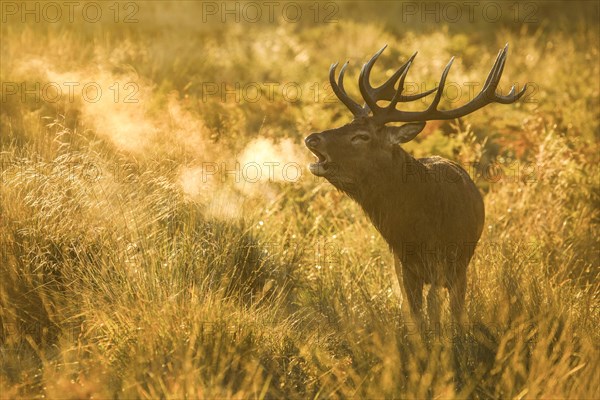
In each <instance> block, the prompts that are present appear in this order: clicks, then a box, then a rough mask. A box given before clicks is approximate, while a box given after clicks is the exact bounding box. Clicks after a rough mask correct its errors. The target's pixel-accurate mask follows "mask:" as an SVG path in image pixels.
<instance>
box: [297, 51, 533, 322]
mask: <svg viewBox="0 0 600 400" xmlns="http://www.w3.org/2000/svg"><path fill="white" fill-rule="evenodd" d="M385 47H386V46H384V47H383V48H382V49H381V50H379V51H378V52H377V53H376V54H375V55H374V56H373V58H371V60H369V62H367V63H366V64H365V65H364V66H363V67H362V69H361V71H360V76H359V79H358V87H359V89H360V93H361V95H362V97H363V99H364V101H365V104H364V105H363V106H361V105H359V104H358V103H357V102H355V101H354V100H352V99H351V98H350V97H349V96H348V95H347V94H346V91H345V90H344V84H343V80H344V71H345V70H346V67H347V66H348V62H346V63H345V64H344V66H343V67H342V69H341V70H340V73H339V76H338V80H337V82H336V81H335V70H336V67H337V63H335V64H333V65H332V66H331V68H330V70H329V81H330V83H331V87H332V88H333V91H334V92H335V94H336V95H337V97H338V98H339V99H340V100H341V101H342V103H344V104H345V105H346V107H348V108H349V109H350V111H351V112H352V114H353V115H354V119H353V120H352V122H350V123H348V124H346V125H344V126H342V127H339V128H335V129H329V130H326V131H323V132H319V133H313V134H311V135H310V136H308V137H307V138H306V139H305V143H306V146H307V147H308V148H309V149H310V151H311V152H313V153H314V154H315V156H316V157H317V162H315V163H313V164H311V165H310V171H311V172H312V173H313V174H314V175H316V176H320V177H324V178H325V179H327V180H328V181H329V182H330V183H331V184H333V185H334V186H335V187H336V188H337V189H339V190H341V191H343V192H345V193H346V194H348V195H349V196H350V197H351V198H352V199H354V200H355V201H356V202H357V203H358V204H359V205H360V206H361V207H362V209H363V210H364V212H365V213H366V214H367V216H368V217H369V219H370V220H371V222H372V223H373V224H374V225H375V227H376V228H377V230H378V231H379V232H380V233H381V235H382V236H383V238H384V239H385V240H386V242H387V243H388V244H389V246H390V248H391V250H392V252H393V254H394V257H395V267H396V274H397V275H398V279H400V276H402V281H403V285H404V289H405V292H406V296H407V298H408V303H409V306H410V309H411V312H412V314H413V316H414V317H415V318H417V319H419V318H420V315H421V308H422V301H423V300H422V297H423V295H422V292H423V285H424V284H431V285H432V287H431V289H430V293H433V299H434V301H435V296H436V295H435V292H436V291H437V289H436V288H441V287H445V288H447V289H448V292H449V295H450V307H451V311H452V315H453V316H454V318H455V319H456V320H458V321H460V318H461V316H462V308H463V304H464V299H465V292H466V283H467V281H466V271H467V265H468V264H469V261H470V260H471V257H472V256H473V252H474V250H475V245H476V244H477V241H478V240H479V237H480V236H481V231H482V229H483V222H484V206H483V200H482V198H481V195H480V193H479V190H478V189H477V187H476V186H475V183H474V182H473V181H472V180H471V178H470V177H469V175H468V174H467V172H466V171H465V170H464V169H463V168H461V167H460V165H458V164H457V163H455V162H452V161H450V160H446V159H444V158H441V157H428V158H420V159H415V158H413V157H412V156H411V155H409V154H408V153H407V152H406V151H404V150H403V149H402V148H401V147H400V146H399V144H401V143H406V142H408V141H410V140H412V139H414V138H415V136H417V134H418V133H419V132H421V131H422V130H423V128H424V127H425V122H426V121H429V120H449V119H455V118H459V117H462V116H465V115H467V114H470V113H472V112H474V111H476V110H478V109H480V108H481V107H483V106H485V105H487V104H489V103H492V102H497V103H502V104H510V103H513V102H515V101H516V100H518V99H519V98H520V97H521V96H523V94H524V93H525V90H526V87H523V89H522V90H521V91H520V92H519V93H515V87H514V86H513V87H512V89H511V91H510V93H508V95H506V96H502V95H500V94H497V93H496V88H497V87H498V82H499V81H500V77H501V76H502V70H503V69H504V64H505V62H506V54H507V51H508V44H507V45H506V47H504V49H503V50H501V51H500V52H499V54H498V57H497V58H496V61H495V63H494V66H493V67H492V69H491V71H490V73H489V75H488V77H487V79H486V81H485V83H484V85H483V89H482V90H481V92H480V93H479V94H478V95H477V96H476V97H475V98H473V100H472V101H470V102H468V103H467V104H465V105H463V106H461V107H458V108H456V109H452V110H438V104H439V102H440V99H441V97H442V92H443V90H444V85H445V82H446V77H447V75H448V71H449V70H450V67H451V65H452V61H453V60H454V58H452V59H451V60H450V62H449V63H448V65H447V66H446V68H445V69H444V71H443V73H442V76H441V79H440V83H439V86H438V87H437V88H434V89H432V90H429V91H426V92H423V93H419V94H413V95H403V94H402V92H403V89H404V81H405V78H406V74H407V73H408V70H409V68H410V66H411V64H412V63H413V60H414V58H415V56H416V54H417V53H415V54H414V55H413V56H412V57H410V59H409V60H408V61H407V62H406V63H405V64H404V65H402V66H401V67H400V68H399V69H398V70H397V71H396V72H395V73H394V74H393V75H392V76H391V77H390V78H389V79H388V80H387V81H386V82H385V83H384V84H383V85H381V86H379V87H373V86H371V84H370V83H369V75H370V73H371V69H372V67H373V64H374V63H375V61H377V58H378V57H379V55H380V54H381V53H382V52H383V50H384V49H385ZM397 82H398V87H397V88H395V87H394V86H395V85H396V83H397ZM434 92H435V97H434V98H433V101H432V102H431V105H430V106H429V107H428V108H427V109H426V110H424V111H401V110H398V109H397V108H396V106H397V104H398V103H401V102H409V101H414V100H418V99H421V98H423V97H425V96H428V95H430V94H433V93H434ZM380 101H387V102H389V104H388V105H387V106H380V105H378V102H380ZM390 122H408V123H407V124H404V125H402V126H390V125H386V124H387V123H390ZM431 303H432V301H431V298H430V297H429V296H428V304H431Z"/></svg>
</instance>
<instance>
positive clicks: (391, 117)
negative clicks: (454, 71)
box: [329, 43, 527, 124]
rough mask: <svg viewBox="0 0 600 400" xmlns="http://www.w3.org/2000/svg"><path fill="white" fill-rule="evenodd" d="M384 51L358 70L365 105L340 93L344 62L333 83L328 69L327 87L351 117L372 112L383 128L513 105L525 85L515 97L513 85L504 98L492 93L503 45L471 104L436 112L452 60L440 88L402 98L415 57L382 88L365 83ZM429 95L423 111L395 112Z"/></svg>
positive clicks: (504, 51)
mask: <svg viewBox="0 0 600 400" xmlns="http://www.w3.org/2000/svg"><path fill="white" fill-rule="evenodd" d="M386 47H387V45H386V46H384V47H383V48H382V49H381V50H379V51H378V52H377V53H375V55H374V56H373V57H372V58H371V59H370V60H369V62H367V63H366V64H365V65H363V67H362V69H361V70H360V76H359V78H358V87H359V89H360V93H361V95H362V97H363V99H364V100H365V103H366V104H365V105H364V106H361V105H359V104H358V103H356V102H355V101H354V100H352V99H351V98H350V96H348V94H347V93H346V91H345V90H344V72H345V70H346V67H347V66H348V62H346V63H345V64H344V65H343V66H342V69H341V70H340V74H339V76H338V81H337V83H336V81H335V79H334V78H335V70H336V67H337V63H335V64H333V65H332V66H331V68H330V69H329V82H330V83H331V87H332V88H333V91H334V93H335V94H336V95H337V97H338V98H339V99H340V100H341V101H342V102H343V103H344V104H345V105H346V107H348V108H349V109H350V111H351V112H352V114H354V116H355V117H364V116H368V114H369V112H372V114H373V115H372V118H373V119H374V120H375V121H376V122H377V123H380V124H385V123H387V122H417V121H429V120H435V119H438V120H440V119H454V118H459V117H462V116H465V115H467V114H470V113H472V112H473V111H476V110H478V109H480V108H481V107H483V106H485V105H487V104H490V103H494V102H496V103H502V104H510V103H514V102H515V101H517V100H518V99H520V98H521V96H523V94H525V91H526V90H527V85H524V86H523V89H522V90H521V91H520V92H519V93H515V86H514V85H513V87H512V88H511V90H510V92H509V93H508V95H506V96H502V95H500V94H498V93H496V89H497V87H498V83H499V82H500V77H501V76H502V71H503V70H504V64H505V63H506V54H507V53H508V43H507V44H506V46H505V47H504V49H502V50H500V51H499V52H498V57H496V61H495V62H494V66H493V67H492V69H491V71H490V73H489V74H488V77H487V79H486V80H485V83H484V85H483V89H482V90H481V92H479V94H478V95H477V96H475V98H474V99H473V100H471V101H470V102H468V103H467V104H465V105H463V106H461V107H458V108H455V109H453V110H438V109H437V106H438V104H439V102H440V100H441V98H442V93H443V91H444V85H445V84H446V77H447V76H448V72H449V71H450V67H451V66H452V62H453V61H454V57H452V58H451V59H450V62H449V63H448V65H446V68H444V72H443V73H442V77H441V79H440V85H439V86H438V87H436V88H434V89H431V90H428V91H426V92H423V93H419V94H415V95H408V96H405V95H402V91H403V90H404V80H405V79H406V74H407V73H408V70H409V69H410V66H411V65H412V62H413V60H414V58H415V57H416V55H417V53H415V54H413V55H412V57H410V58H409V59H408V61H407V62H406V63H404V64H403V65H402V66H401V67H400V68H398V70H397V71H396V72H395V73H394V74H393V75H392V76H391V77H390V78H389V79H388V80H387V81H386V82H385V83H384V84H383V85H381V86H379V87H376V88H374V87H372V86H371V84H370V83H369V76H370V74H371V69H372V68H373V64H375V61H377V58H378V57H379V56H380V55H381V53H382V52H383V50H385V48H386ZM398 81H399V84H398V88H397V89H394V86H395V84H396V82H398ZM433 92H436V94H435V97H434V98H433V101H432V102H431V104H430V105H429V107H428V108H427V109H426V110H424V111H401V110H397V109H396V105H397V104H398V103H399V102H409V101H414V100H418V99H420V98H423V97H425V96H428V95H430V94H432V93H433ZM380 100H387V101H389V102H390V104H388V105H387V106H386V107H380V106H378V105H377V102H378V101H380Z"/></svg>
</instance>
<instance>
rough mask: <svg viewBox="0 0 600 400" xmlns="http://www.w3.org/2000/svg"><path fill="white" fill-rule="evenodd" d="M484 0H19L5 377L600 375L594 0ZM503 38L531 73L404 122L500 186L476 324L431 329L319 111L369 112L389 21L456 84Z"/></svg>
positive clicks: (157, 390)
mask: <svg viewBox="0 0 600 400" xmlns="http://www.w3.org/2000/svg"><path fill="white" fill-rule="evenodd" d="M454 4H459V5H460V4H463V3H460V2H458V3H454ZM477 4H478V5H477V6H476V7H475V8H474V9H473V10H470V11H472V13H469V12H468V11H469V10H468V9H467V8H464V7H463V6H461V7H463V8H459V9H458V10H459V12H460V13H462V14H456V11H457V8H456V7H455V6H451V7H454V8H448V5H447V3H429V5H428V6H429V7H431V8H429V9H428V10H433V11H431V12H430V13H429V14H428V13H426V11H427V9H424V8H423V7H426V6H424V5H423V4H421V3H416V2H377V3H373V2H367V1H363V2H337V3H334V2H321V3H313V2H295V3H283V2H273V3H268V2H267V3H264V2H250V3H245V2H241V3H237V2H230V3H227V5H225V4H224V3H223V2H192V1H189V2H184V1H181V2H171V3H169V2H162V1H156V2H155V1H152V2H150V1H147V2H133V1H132V2H119V3H114V2H96V3H93V2H74V3H71V5H68V4H66V3H61V2H28V3H25V2H10V1H3V2H2V3H1V4H0V6H1V7H2V27H1V30H0V32H1V35H2V36H1V39H0V45H1V50H0V55H1V64H0V66H1V68H0V79H1V81H2V102H1V106H2V107H1V108H2V109H1V112H0V166H1V169H0V250H1V254H0V274H1V275H0V283H1V286H0V305H1V308H0V322H1V330H0V357H1V358H0V360H1V361H0V362H1V364H0V397H1V398H3V399H4V398H47V399H79V398H95V399H103V398H151V399H158V398H162V399H183V398H189V399H193V398H198V399H217V398H219V399H221V398H240V399H241V398H244V399H245V398H251V399H254V398H256V399H263V398H266V399H328V398H356V399H384V398H385V399H388V398H419V399H420V398H440V399H442V398H444V399H445V398H475V399H496V398H503V399H509V398H516V399H522V398H544V399H549V398H570V399H583V398H587V399H594V398H596V399H597V398H600V358H599V344H600V335H599V333H598V332H600V330H598V326H599V325H600V298H599V294H600V285H599V277H600V273H599V272H600V269H599V268H600V260H599V259H600V248H599V246H600V244H599V240H600V229H599V223H600V171H599V164H600V163H599V161H600V157H599V154H600V152H599V150H600V146H599V139H600V133H599V121H600V101H599V99H600V93H599V90H600V82H599V79H600V71H599V65H600V63H599V60H600V56H599V53H598V52H599V45H600V43H599V42H600V39H599V37H600V36H599V23H598V21H599V19H598V3H597V2H592V1H590V2H588V1H580V2H567V1H565V2H560V1H551V2H537V1H532V2H520V3H516V2H490V1H483V2H478V3H477ZM26 7H28V8H26ZM227 7H230V8H227ZM28 10H29V11H28ZM228 10H229V11H228ZM232 10H233V11H232ZM298 10H300V12H301V14H299V13H298ZM497 10H500V11H501V13H502V15H501V16H500V15H498V14H497ZM28 12H29V14H28ZM59 12H60V14H59ZM98 12H100V14H98ZM257 12H260V14H257ZM436 18H438V19H439V23H436V22H435V19H436ZM236 19H237V20H239V22H238V21H236ZM96 20H97V21H96ZM507 42H508V43H509V44H510V48H509V54H508V60H507V63H506V67H505V70H504V74H503V77H502V80H501V82H500V89H503V90H504V91H505V93H506V91H507V90H508V88H509V87H510V86H511V85H512V84H513V83H516V84H517V85H518V86H519V87H522V86H523V85H524V84H525V83H527V82H529V84H530V90H529V91H528V92H527V94H526V95H525V96H524V98H523V99H521V100H520V101H519V102H517V103H515V104H512V105H500V104H492V105H489V106H487V107H485V108H483V109H481V110H479V111H477V112H475V113H474V114H472V115H469V116H467V117H464V118H461V119H460V120H456V121H446V122H440V121H432V122H430V123H428V125H427V127H426V128H425V130H424V132H423V133H421V134H420V135H419V136H418V137H417V139H416V140H415V141H414V142H411V143H410V144H408V145H406V146H405V148H406V149H407V150H408V151H409V152H411V153H412V154H414V155H415V156H419V157H422V156H429V155H440V156H443V157H446V158H449V159H451V160H454V161H457V162H459V163H461V164H462V165H463V166H465V168H467V170H468V171H469V173H470V174H471V175H472V177H473V179H474V180H475V181H476V183H477V185H478V186H479V188H480V190H481V192H482V194H483V195H484V200H485V207H486V223H485V228H484V233H483V236H482V238H481V241H480V243H479V246H478V248H477V250H476V253H475V256H474V259H473V260H472V261H471V264H470V266H469V270H468V277H469V286H468V291H467V301H466V321H465V325H464V326H461V327H456V326H453V325H452V322H451V319H450V316H449V312H448V310H447V308H448V307H447V304H446V305H445V308H446V309H445V311H444V314H443V322H442V324H441V325H439V326H427V328H426V329H425V330H424V331H422V330H421V331H420V330H419V327H417V326H415V324H414V323H413V322H412V319H411V318H410V316H409V314H407V313H406V310H405V306H406V305H405V304H403V302H402V297H403V296H402V293H401V290H400V287H399V286H398V283H397V280H396V276H395V272H394V268H393V258H392V255H391V253H390V251H389V249H388V246H387V245H386V243H385V242H384V241H383V239H382V238H381V237H380V236H379V234H378V233H377V231H376V230H375V229H374V228H373V227H372V226H371V224H370V223H369V222H368V220H367V218H366V217H365V216H364V215H363V213H362V211H361V210H360V208H359V207H358V206H357V205H356V204H355V203H353V202H352V201H351V200H350V199H349V198H348V197H347V196H345V195H344V194H343V193H340V192H338V191H336V190H335V189H334V188H333V186H331V185H330V184H329V183H328V182H326V181H325V180H323V179H320V178H316V177H313V176H312V175H310V173H309V172H308V170H307V168H306V165H307V163H309V162H311V161H312V160H313V157H312V156H311V154H310V152H309V151H308V150H307V149H306V148H305V146H304V143H303V138H304V137H305V136H306V135H307V134H309V133H310V132H315V131H319V130H323V129H327V128H332V127H335V126H339V125H341V124H343V123H346V122H349V121H350V119H351V115H350V113H349V112H348V110H347V109H346V108H345V107H344V106H343V105H342V104H341V103H340V102H339V101H337V99H335V97H334V96H333V94H332V92H331V89H330V87H329V86H328V81H327V76H328V69H329V66H330V64H331V63H333V62H335V61H341V62H343V61H345V60H350V63H351V64H350V67H349V69H348V73H347V77H346V89H347V90H348V92H349V93H350V94H351V95H352V96H353V97H354V98H359V93H358V88H357V84H356V80H357V77H358V73H359V70H360V66H361V65H362V64H363V63H364V62H365V61H366V60H367V59H368V58H370V57H371V55H372V54H374V53H375V52H376V51H377V50H378V49H380V48H381V47H382V46H383V45H384V44H388V49H387V50H386V52H385V53H384V54H383V55H382V57H381V58H380V60H379V61H378V63H377V65H376V66H375V68H374V70H373V75H372V76H373V80H374V81H376V82H377V81H379V82H381V81H383V79H384V78H385V77H386V76H389V75H390V74H391V73H392V72H393V71H394V68H395V67H396V68H397V66H399V65H400V64H401V63H403V62H404V61H405V60H406V59H407V58H408V57H409V56H410V55H411V54H413V53H414V51H417V50H418V51H419V55H418V56H417V58H416V60H415V63H414V65H413V68H412V69H411V72H410V73H409V76H408V78H407V82H408V81H410V83H411V84H412V85H413V86H411V88H413V89H415V91H417V90H419V91H420V90H422V89H424V88H432V87H434V85H435V84H436V82H437V80H438V79H439V76H440V74H441V72H442V70H443V68H444V66H445V65H446V63H447V62H448V60H449V59H450V57H451V56H456V60H455V62H454V65H453V67H452V69H451V71H450V75H449V77H448V81H449V82H453V87H452V88H449V89H448V91H447V93H445V96H444V98H443V100H442V103H441V108H444V107H448V108H449V107H456V106H457V105H459V104H462V103H464V102H466V101H468V99H469V88H472V87H473V84H479V85H480V86H479V87H478V88H477V86H475V88H476V89H475V90H476V91H479V89H480V88H481V83H482V80H483V79H485V77H486V75H487V72H488V71H489V68H490V67H491V65H492V63H493V60H494V58H495V56H496V54H497V52H498V50H499V49H501V48H502V47H503V46H504V44H505V43H507ZM417 88H418V89H417ZM425 101H430V100H429V98H427V99H425ZM424 104H426V103H423V105H419V104H417V105H416V106H415V109H419V107H421V109H422V108H423V107H424Z"/></svg>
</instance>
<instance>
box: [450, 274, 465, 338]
mask: <svg viewBox="0 0 600 400" xmlns="http://www.w3.org/2000/svg"><path fill="white" fill-rule="evenodd" d="M466 292H467V275H466V274H461V276H459V277H457V278H456V279H455V280H454V282H452V285H451V286H449V287H448V294H449V295H450V311H451V312H452V317H454V321H455V322H456V323H457V324H458V325H459V326H460V324H461V323H462V320H463V306H464V304H465V294H466Z"/></svg>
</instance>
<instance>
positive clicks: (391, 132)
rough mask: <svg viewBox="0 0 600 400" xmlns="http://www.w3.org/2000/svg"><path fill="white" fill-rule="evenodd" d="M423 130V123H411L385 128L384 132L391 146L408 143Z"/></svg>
mask: <svg viewBox="0 0 600 400" xmlns="http://www.w3.org/2000/svg"><path fill="white" fill-rule="evenodd" d="M423 128H425V122H411V123H410V124H404V125H401V126H386V127H385V130H386V133H387V135H388V138H389V140H390V142H391V143H392V144H400V143H406V142H410V141H411V140H413V139H414V138H415V136H417V135H418V134H419V133H420V132H421V131H422V130H423Z"/></svg>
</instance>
